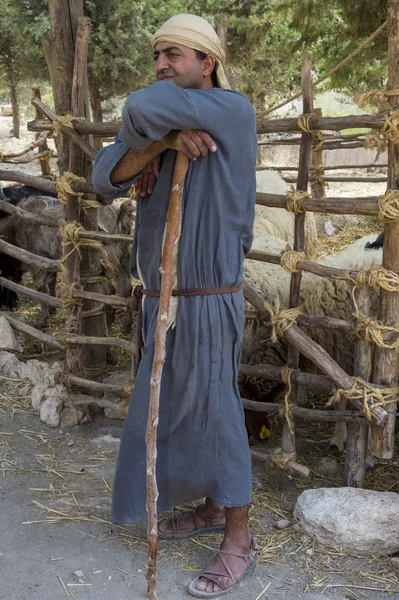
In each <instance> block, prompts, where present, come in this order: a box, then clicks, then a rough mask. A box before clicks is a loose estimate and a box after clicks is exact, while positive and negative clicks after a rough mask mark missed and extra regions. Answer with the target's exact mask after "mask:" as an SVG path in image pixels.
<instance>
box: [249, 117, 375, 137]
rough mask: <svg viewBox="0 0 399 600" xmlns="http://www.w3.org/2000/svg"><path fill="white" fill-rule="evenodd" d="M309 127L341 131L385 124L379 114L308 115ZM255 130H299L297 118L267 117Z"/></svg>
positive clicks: (270, 131) (259, 122)
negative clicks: (344, 115) (345, 115)
mask: <svg viewBox="0 0 399 600" xmlns="http://www.w3.org/2000/svg"><path fill="white" fill-rule="evenodd" d="M308 125H309V129H311V130H313V131H315V130H324V131H342V130H343V129H353V128H361V129H362V128H363V129H382V128H383V127H384V125H385V117H384V116H381V115H349V116H347V117H310V119H309V121H308ZM256 131H257V133H258V134H260V133H284V132H287V133H288V132H291V131H301V128H300V127H299V125H298V119H295V118H287V119H268V120H266V121H258V122H257V124H256Z"/></svg>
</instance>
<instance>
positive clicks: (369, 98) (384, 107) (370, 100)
mask: <svg viewBox="0 0 399 600" xmlns="http://www.w3.org/2000/svg"><path fill="white" fill-rule="evenodd" d="M394 96H399V90H370V91H369V92H366V93H365V94H362V95H361V96H360V97H359V100H358V105H359V106H360V108H364V107H365V106H367V105H368V104H372V105H374V106H377V107H378V112H379V113H384V112H389V111H390V110H391V105H390V103H389V101H390V99H391V98H393V97H394Z"/></svg>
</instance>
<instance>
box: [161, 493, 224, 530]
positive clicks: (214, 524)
mask: <svg viewBox="0 0 399 600" xmlns="http://www.w3.org/2000/svg"><path fill="white" fill-rule="evenodd" d="M225 524H226V518H225V512H224V508H223V506H219V505H218V504H216V502H214V501H213V500H212V499H211V498H207V499H206V501H205V504H202V505H201V506H198V507H197V508H196V509H195V510H192V511H187V512H182V513H175V514H174V515H172V517H170V518H169V519H166V520H165V521H163V522H162V523H161V524H160V525H159V527H158V530H159V532H160V533H161V535H162V534H167V535H168V534H170V535H174V534H176V535H184V534H190V533H194V532H197V531H198V530H199V529H201V530H206V529H209V530H210V531H209V533H212V531H213V530H214V529H215V528H216V529H219V530H222V529H224V527H225ZM204 533H206V531H204Z"/></svg>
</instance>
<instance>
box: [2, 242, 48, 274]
mask: <svg viewBox="0 0 399 600" xmlns="http://www.w3.org/2000/svg"><path fill="white" fill-rule="evenodd" d="M0 252H4V254H7V255H8V256H12V257H13V258H16V259H17V260H20V261H21V262H23V263H25V264H27V265H32V266H33V267H38V268H39V269H43V271H46V272H53V271H58V270H59V261H58V260H52V259H51V258H44V257H43V256H39V255H38V254H32V252H28V250H23V249H22V248H18V247H17V246H13V245H12V244H9V243H8V242H5V241H4V240H2V239H0Z"/></svg>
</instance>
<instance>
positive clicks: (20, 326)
mask: <svg viewBox="0 0 399 600" xmlns="http://www.w3.org/2000/svg"><path fill="white" fill-rule="evenodd" d="M1 314H2V316H4V317H5V318H6V319H7V321H8V322H9V323H10V325H11V327H12V328H13V329H16V330H17V331H20V332H21V333H25V334H26V335H29V336H30V337H32V338H34V339H35V340H38V341H39V342H42V343H43V344H45V345H46V346H50V347H51V348H56V349H57V350H64V347H63V346H62V345H61V344H60V343H59V342H58V341H57V340H56V339H55V337H53V336H51V335H47V333H43V332H42V331H39V330H38V329H36V328H35V327H32V326H31V325H27V324H26V323H22V322H21V321H18V320H17V319H14V318H13V317H10V315H8V314H7V313H1Z"/></svg>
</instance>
